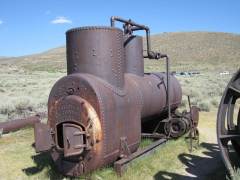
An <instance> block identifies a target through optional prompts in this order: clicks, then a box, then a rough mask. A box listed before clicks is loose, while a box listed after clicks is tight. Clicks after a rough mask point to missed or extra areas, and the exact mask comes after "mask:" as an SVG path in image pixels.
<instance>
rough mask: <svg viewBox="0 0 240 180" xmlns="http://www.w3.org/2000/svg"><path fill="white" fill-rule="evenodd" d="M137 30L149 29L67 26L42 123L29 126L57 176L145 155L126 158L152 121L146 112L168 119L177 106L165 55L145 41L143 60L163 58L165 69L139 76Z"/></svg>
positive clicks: (129, 25)
mask: <svg viewBox="0 0 240 180" xmlns="http://www.w3.org/2000/svg"><path fill="white" fill-rule="evenodd" d="M115 20H117V19H116V18H115ZM115 20H114V21H115ZM118 20H119V19H118ZM121 20H122V19H121ZM123 22H126V21H123ZM112 25H113V24H112ZM136 30H145V31H146V32H147V34H148V33H149V32H150V31H149V29H148V28H147V27H145V26H141V25H138V24H136V23H133V22H132V21H131V22H129V21H127V23H125V24H124V31H122V30H121V29H118V28H115V27H101V26H100V27H83V28H76V29H71V30H69V31H67V33H66V34H67V69H68V75H67V76H65V77H63V78H61V79H60V80H59V81H58V82H57V83H56V84H55V85H54V87H53V88H52V90H51V93H50V95H49V100H48V124H47V125H41V124H37V125H36V126H35V141H36V149H37V151H38V152H39V151H46V150H48V151H49V152H50V153H51V155H52V158H53V161H54V162H55V164H56V165H57V167H58V169H59V171H60V172H61V173H63V174H65V175H69V176H79V175H82V174H84V173H88V172H90V171H92V170H95V169H97V168H99V167H102V166H104V165H107V164H110V163H113V162H114V161H116V160H117V159H119V158H126V157H128V160H131V159H134V158H135V157H138V156H139V155H140V154H142V153H145V152H147V151H148V150H146V151H144V152H142V153H141V152H137V153H136V154H135V155H132V153H135V152H136V151H137V149H138V147H139V144H140V141H141V133H142V132H141V126H142V123H143V122H145V121H146V122H150V123H151V121H152V119H151V117H152V116H158V121H159V122H161V121H163V120H167V121H166V122H169V120H170V119H169V118H170V117H171V116H172V114H174V112H175V110H176V108H177V107H178V106H179V105H180V103H181V99H182V90H181V86H180V84H179V82H178V81H177V79H176V78H175V77H174V76H173V75H170V72H169V64H168V62H169V61H168V59H167V56H165V55H161V54H160V53H157V52H152V51H151V48H150V42H148V55H147V57H148V58H151V59H159V58H166V59H167V65H166V69H167V73H147V74H144V67H143V49H142V47H143V45H142V38H141V37H138V36H134V35H132V32H133V31H136ZM131 31H132V32H131ZM147 38H149V34H148V37H147ZM148 41H149V39H148ZM166 113H167V114H168V116H167V119H166V116H165V115H164V114H166ZM162 115H163V116H162ZM164 123H165V122H164ZM43 134H45V135H46V136H47V137H46V136H44V135H43ZM43 136H44V138H46V139H47V140H46V141H43V139H42V138H41V137H43ZM160 142H162V141H159V142H158V143H159V144H161V143H160ZM156 146H158V145H156ZM154 147H155V146H154V145H153V146H152V148H154ZM150 149H151V148H149V150H150Z"/></svg>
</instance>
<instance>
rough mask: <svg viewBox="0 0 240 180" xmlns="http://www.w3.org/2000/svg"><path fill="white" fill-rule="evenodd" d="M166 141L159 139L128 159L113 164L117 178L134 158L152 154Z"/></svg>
mask: <svg viewBox="0 0 240 180" xmlns="http://www.w3.org/2000/svg"><path fill="white" fill-rule="evenodd" d="M166 141H167V139H159V140H157V141H156V142H154V143H152V144H151V145H149V146H147V147H145V148H143V149H141V150H139V151H137V152H135V153H132V154H131V155H129V156H128V157H125V158H122V159H120V160H118V161H116V162H115V163H114V169H115V171H116V172H117V174H118V175H119V176H121V175H122V174H123V173H124V171H125V170H126V168H127V166H128V165H129V164H130V163H131V162H132V161H133V160H134V159H136V158H140V157H144V156H146V155H149V154H151V153H154V152H155V151H156V149H157V148H158V147H160V146H161V145H163V144H165V143H166Z"/></svg>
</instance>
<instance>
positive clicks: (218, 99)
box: [211, 97, 220, 108]
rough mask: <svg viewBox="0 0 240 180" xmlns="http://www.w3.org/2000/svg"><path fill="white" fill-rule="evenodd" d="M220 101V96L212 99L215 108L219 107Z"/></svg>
mask: <svg viewBox="0 0 240 180" xmlns="http://www.w3.org/2000/svg"><path fill="white" fill-rule="evenodd" d="M219 102H220V97H218V98H213V99H212V100H211V104H212V105H213V107H215V108H218V106H219Z"/></svg>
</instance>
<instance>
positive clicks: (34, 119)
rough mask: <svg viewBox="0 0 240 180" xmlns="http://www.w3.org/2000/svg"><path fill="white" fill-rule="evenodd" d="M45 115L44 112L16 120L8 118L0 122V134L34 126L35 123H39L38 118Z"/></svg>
mask: <svg viewBox="0 0 240 180" xmlns="http://www.w3.org/2000/svg"><path fill="white" fill-rule="evenodd" d="M44 116H45V113H39V114H36V115H34V116H30V117H27V118H21V119H16V120H10V121H7V122H2V123H0V134H6V133H9V132H13V131H17V130H19V129H22V128H25V127H28V126H32V127H33V126H34V124H35V123H39V122H40V119H41V118H43V117H44Z"/></svg>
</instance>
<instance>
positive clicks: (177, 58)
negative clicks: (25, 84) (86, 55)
mask: <svg viewBox="0 0 240 180" xmlns="http://www.w3.org/2000/svg"><path fill="white" fill-rule="evenodd" d="M151 42H152V47H153V49H154V50H159V51H160V52H162V53H167V54H168V55H169V56H170V57H171V64H172V69H173V70H192V69H193V68H194V69H198V70H206V71H208V70H218V71H223V70H226V69H228V70H233V71H234V70H235V69H236V68H238V67H239V66H240V65H239V60H240V35H235V34H229V33H216V32H179V33H162V34H158V35H153V36H152V37H151ZM0 63H14V64H17V65H20V66H22V67H24V68H26V69H30V70H42V71H45V70H46V71H58V70H60V71H62V70H64V69H65V66H66V50H65V47H60V48H55V49H51V50H49V51H47V52H43V53H40V54H36V55H30V56H23V57H18V58H9V59H4V60H1V61H0ZM146 64H147V66H148V67H147V69H151V66H154V67H156V66H157V67H158V62H156V61H155V62H154V61H151V62H149V61H146ZM162 67H164V66H159V69H161V70H162Z"/></svg>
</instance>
